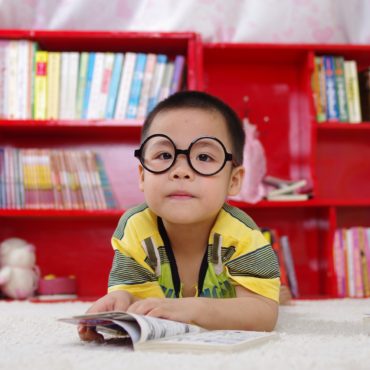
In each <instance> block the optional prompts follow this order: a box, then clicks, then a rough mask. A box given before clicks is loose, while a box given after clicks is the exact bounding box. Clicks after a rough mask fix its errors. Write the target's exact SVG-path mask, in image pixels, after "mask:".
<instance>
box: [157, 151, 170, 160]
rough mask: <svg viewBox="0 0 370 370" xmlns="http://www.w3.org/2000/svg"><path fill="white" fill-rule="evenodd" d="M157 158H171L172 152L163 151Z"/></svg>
mask: <svg viewBox="0 0 370 370" xmlns="http://www.w3.org/2000/svg"><path fill="white" fill-rule="evenodd" d="M156 158H158V159H162V160H169V159H172V154H171V153H168V152H163V153H159V154H158V155H157V157H156Z"/></svg>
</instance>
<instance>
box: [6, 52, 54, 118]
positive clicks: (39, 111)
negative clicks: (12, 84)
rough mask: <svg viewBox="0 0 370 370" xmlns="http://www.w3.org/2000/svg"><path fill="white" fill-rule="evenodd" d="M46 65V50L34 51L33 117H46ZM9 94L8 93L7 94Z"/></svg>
mask: <svg viewBox="0 0 370 370" xmlns="http://www.w3.org/2000/svg"><path fill="white" fill-rule="evenodd" d="M47 66H48V52H47V51H37V52H36V73H35V85H34V94H35V95H34V99H35V103H34V104H35V106H34V118H35V119H45V118H46V104H47V102H46V101H47V100H46V99H47V95H46V94H47V91H46V89H47ZM9 95H10V94H9Z"/></svg>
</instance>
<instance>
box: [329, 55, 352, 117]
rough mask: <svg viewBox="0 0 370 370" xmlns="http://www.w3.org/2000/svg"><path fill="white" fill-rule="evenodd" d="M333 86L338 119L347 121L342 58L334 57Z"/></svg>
mask: <svg viewBox="0 0 370 370" xmlns="http://www.w3.org/2000/svg"><path fill="white" fill-rule="evenodd" d="M333 60H334V73H335V88H336V92H337V99H338V111H339V121H341V122H348V118H349V117H348V106H347V93H346V82H345V79H344V58H343V57H334V58H333Z"/></svg>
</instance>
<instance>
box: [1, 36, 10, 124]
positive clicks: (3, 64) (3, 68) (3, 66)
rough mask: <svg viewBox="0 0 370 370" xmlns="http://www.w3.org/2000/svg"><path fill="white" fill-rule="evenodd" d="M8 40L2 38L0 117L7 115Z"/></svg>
mask: <svg viewBox="0 0 370 370" xmlns="http://www.w3.org/2000/svg"><path fill="white" fill-rule="evenodd" d="M8 42H9V41H7V40H0V119H4V118H6V117H7V115H6V114H5V105H6V100H5V99H6V94H5V81H6V49H7V45H8Z"/></svg>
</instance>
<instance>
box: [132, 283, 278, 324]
mask: <svg viewBox="0 0 370 370" xmlns="http://www.w3.org/2000/svg"><path fill="white" fill-rule="evenodd" d="M236 293H237V297H236V298H224V299H218V298H203V297H201V298H192V297H189V298H180V299H156V298H149V299H145V300H142V301H140V302H136V303H134V304H132V305H131V306H130V307H129V309H128V311H129V312H135V313H138V314H143V315H145V314H147V315H150V316H155V317H161V318H165V319H169V320H175V321H182V322H187V323H192V324H196V325H199V326H201V327H203V328H206V329H210V330H215V329H235V330H256V331H271V330H273V329H274V327H275V325H276V321H277V317H278V303H277V302H275V301H273V300H272V299H269V298H266V297H263V296H261V295H258V294H255V293H253V292H251V291H249V290H247V289H245V288H243V287H241V286H237V287H236Z"/></svg>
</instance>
